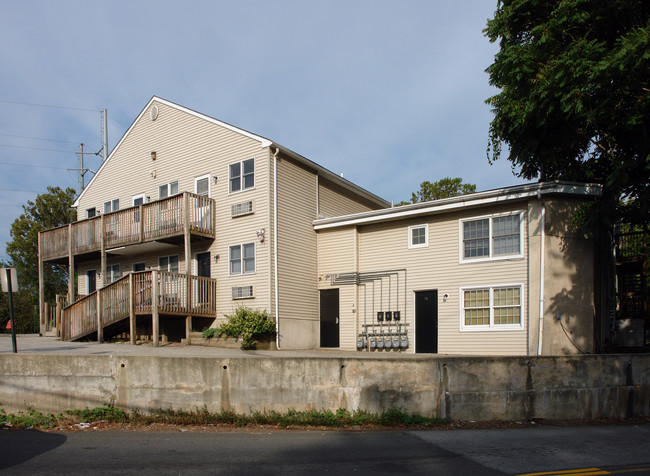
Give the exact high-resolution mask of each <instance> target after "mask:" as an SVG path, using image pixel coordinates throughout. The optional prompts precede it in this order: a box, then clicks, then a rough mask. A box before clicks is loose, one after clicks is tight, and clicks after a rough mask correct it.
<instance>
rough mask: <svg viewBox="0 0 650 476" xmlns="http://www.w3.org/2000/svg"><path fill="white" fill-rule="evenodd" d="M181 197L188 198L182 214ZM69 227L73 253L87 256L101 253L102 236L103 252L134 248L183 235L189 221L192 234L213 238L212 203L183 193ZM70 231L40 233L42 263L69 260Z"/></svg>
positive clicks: (211, 200) (59, 230)
mask: <svg viewBox="0 0 650 476" xmlns="http://www.w3.org/2000/svg"><path fill="white" fill-rule="evenodd" d="M184 197H187V198H188V208H189V210H188V212H189V213H185V209H184V208H185V205H184V202H185V201H184ZM103 217H104V219H103V222H104V226H103V229H102V225H101V223H102V220H101V217H99V216H98V217H93V218H88V219H85V220H80V221H77V222H74V223H73V224H72V229H71V233H72V253H73V254H80V253H88V252H92V251H98V250H100V249H101V241H102V236H103V237H104V242H105V247H106V248H115V247H118V246H126V245H133V244H137V243H142V242H146V241H152V240H156V239H160V238H166V237H170V236H176V235H182V234H183V232H184V225H185V220H186V219H188V218H186V217H189V223H188V227H189V229H190V232H191V233H196V234H200V235H204V236H209V237H214V236H215V221H214V217H215V206H214V200H213V199H211V198H208V197H204V196H201V195H197V194H195V193H190V192H183V193H182V194H179V195H174V196H173V197H168V198H164V199H162V200H157V201H155V202H151V203H146V204H142V205H136V206H133V207H129V208H124V209H122V210H117V211H115V212H111V213H106V214H104V215H103ZM69 241H70V231H69V227H68V225H65V226H61V227H58V228H53V229H50V230H45V231H42V232H41V249H40V253H41V255H42V258H43V259H44V260H49V259H57V258H62V257H65V256H68V253H69V251H68V250H69Z"/></svg>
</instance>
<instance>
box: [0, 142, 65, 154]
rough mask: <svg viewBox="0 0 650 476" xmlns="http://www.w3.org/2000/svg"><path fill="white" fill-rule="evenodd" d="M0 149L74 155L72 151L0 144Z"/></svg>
mask: <svg viewBox="0 0 650 476" xmlns="http://www.w3.org/2000/svg"><path fill="white" fill-rule="evenodd" d="M0 147H11V148H13V149H31V150H44V151H46V152H65V153H66V154H76V153H77V152H76V151H74V150H58V149H43V148H41V147H27V146H25V145H9V144H0Z"/></svg>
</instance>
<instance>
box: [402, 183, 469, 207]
mask: <svg viewBox="0 0 650 476" xmlns="http://www.w3.org/2000/svg"><path fill="white" fill-rule="evenodd" d="M474 192H476V185H474V184H470V183H463V179H462V178H460V177H456V178H451V177H445V178H443V179H440V180H438V181H437V182H433V183H431V182H429V181H424V182H422V183H421V184H420V190H418V191H417V192H413V193H412V194H411V201H410V202H400V203H398V204H397V206H401V205H408V204H409V203H420V202H428V201H431V200H439V199H441V198H447V197H455V196H457V195H465V194H467V193H474Z"/></svg>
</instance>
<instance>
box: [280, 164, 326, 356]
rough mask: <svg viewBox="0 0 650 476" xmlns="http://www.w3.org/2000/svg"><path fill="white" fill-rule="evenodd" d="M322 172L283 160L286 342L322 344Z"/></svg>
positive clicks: (289, 344) (282, 282)
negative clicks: (319, 288) (319, 231)
mask: <svg viewBox="0 0 650 476" xmlns="http://www.w3.org/2000/svg"><path fill="white" fill-rule="evenodd" d="M316 191H317V177H316V174H315V173H314V172H313V171H311V170H308V169H306V168H304V167H302V166H300V165H298V164H297V163H295V162H293V161H292V160H290V159H287V158H283V157H281V158H280V159H279V160H278V280H279V282H278V286H279V287H278V292H279V316H280V345H281V346H282V347H283V348H313V347H316V346H317V344H318V341H317V340H316V338H317V332H316V330H317V327H318V292H317V266H318V265H317V254H316V232H315V231H314V229H313V227H312V222H313V220H315V219H316Z"/></svg>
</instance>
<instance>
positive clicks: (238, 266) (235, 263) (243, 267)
mask: <svg viewBox="0 0 650 476" xmlns="http://www.w3.org/2000/svg"><path fill="white" fill-rule="evenodd" d="M229 262H230V275H231V276H235V275H238V274H251V273H254V272H255V243H245V244H243V245H234V246H231V247H230V253H229Z"/></svg>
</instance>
